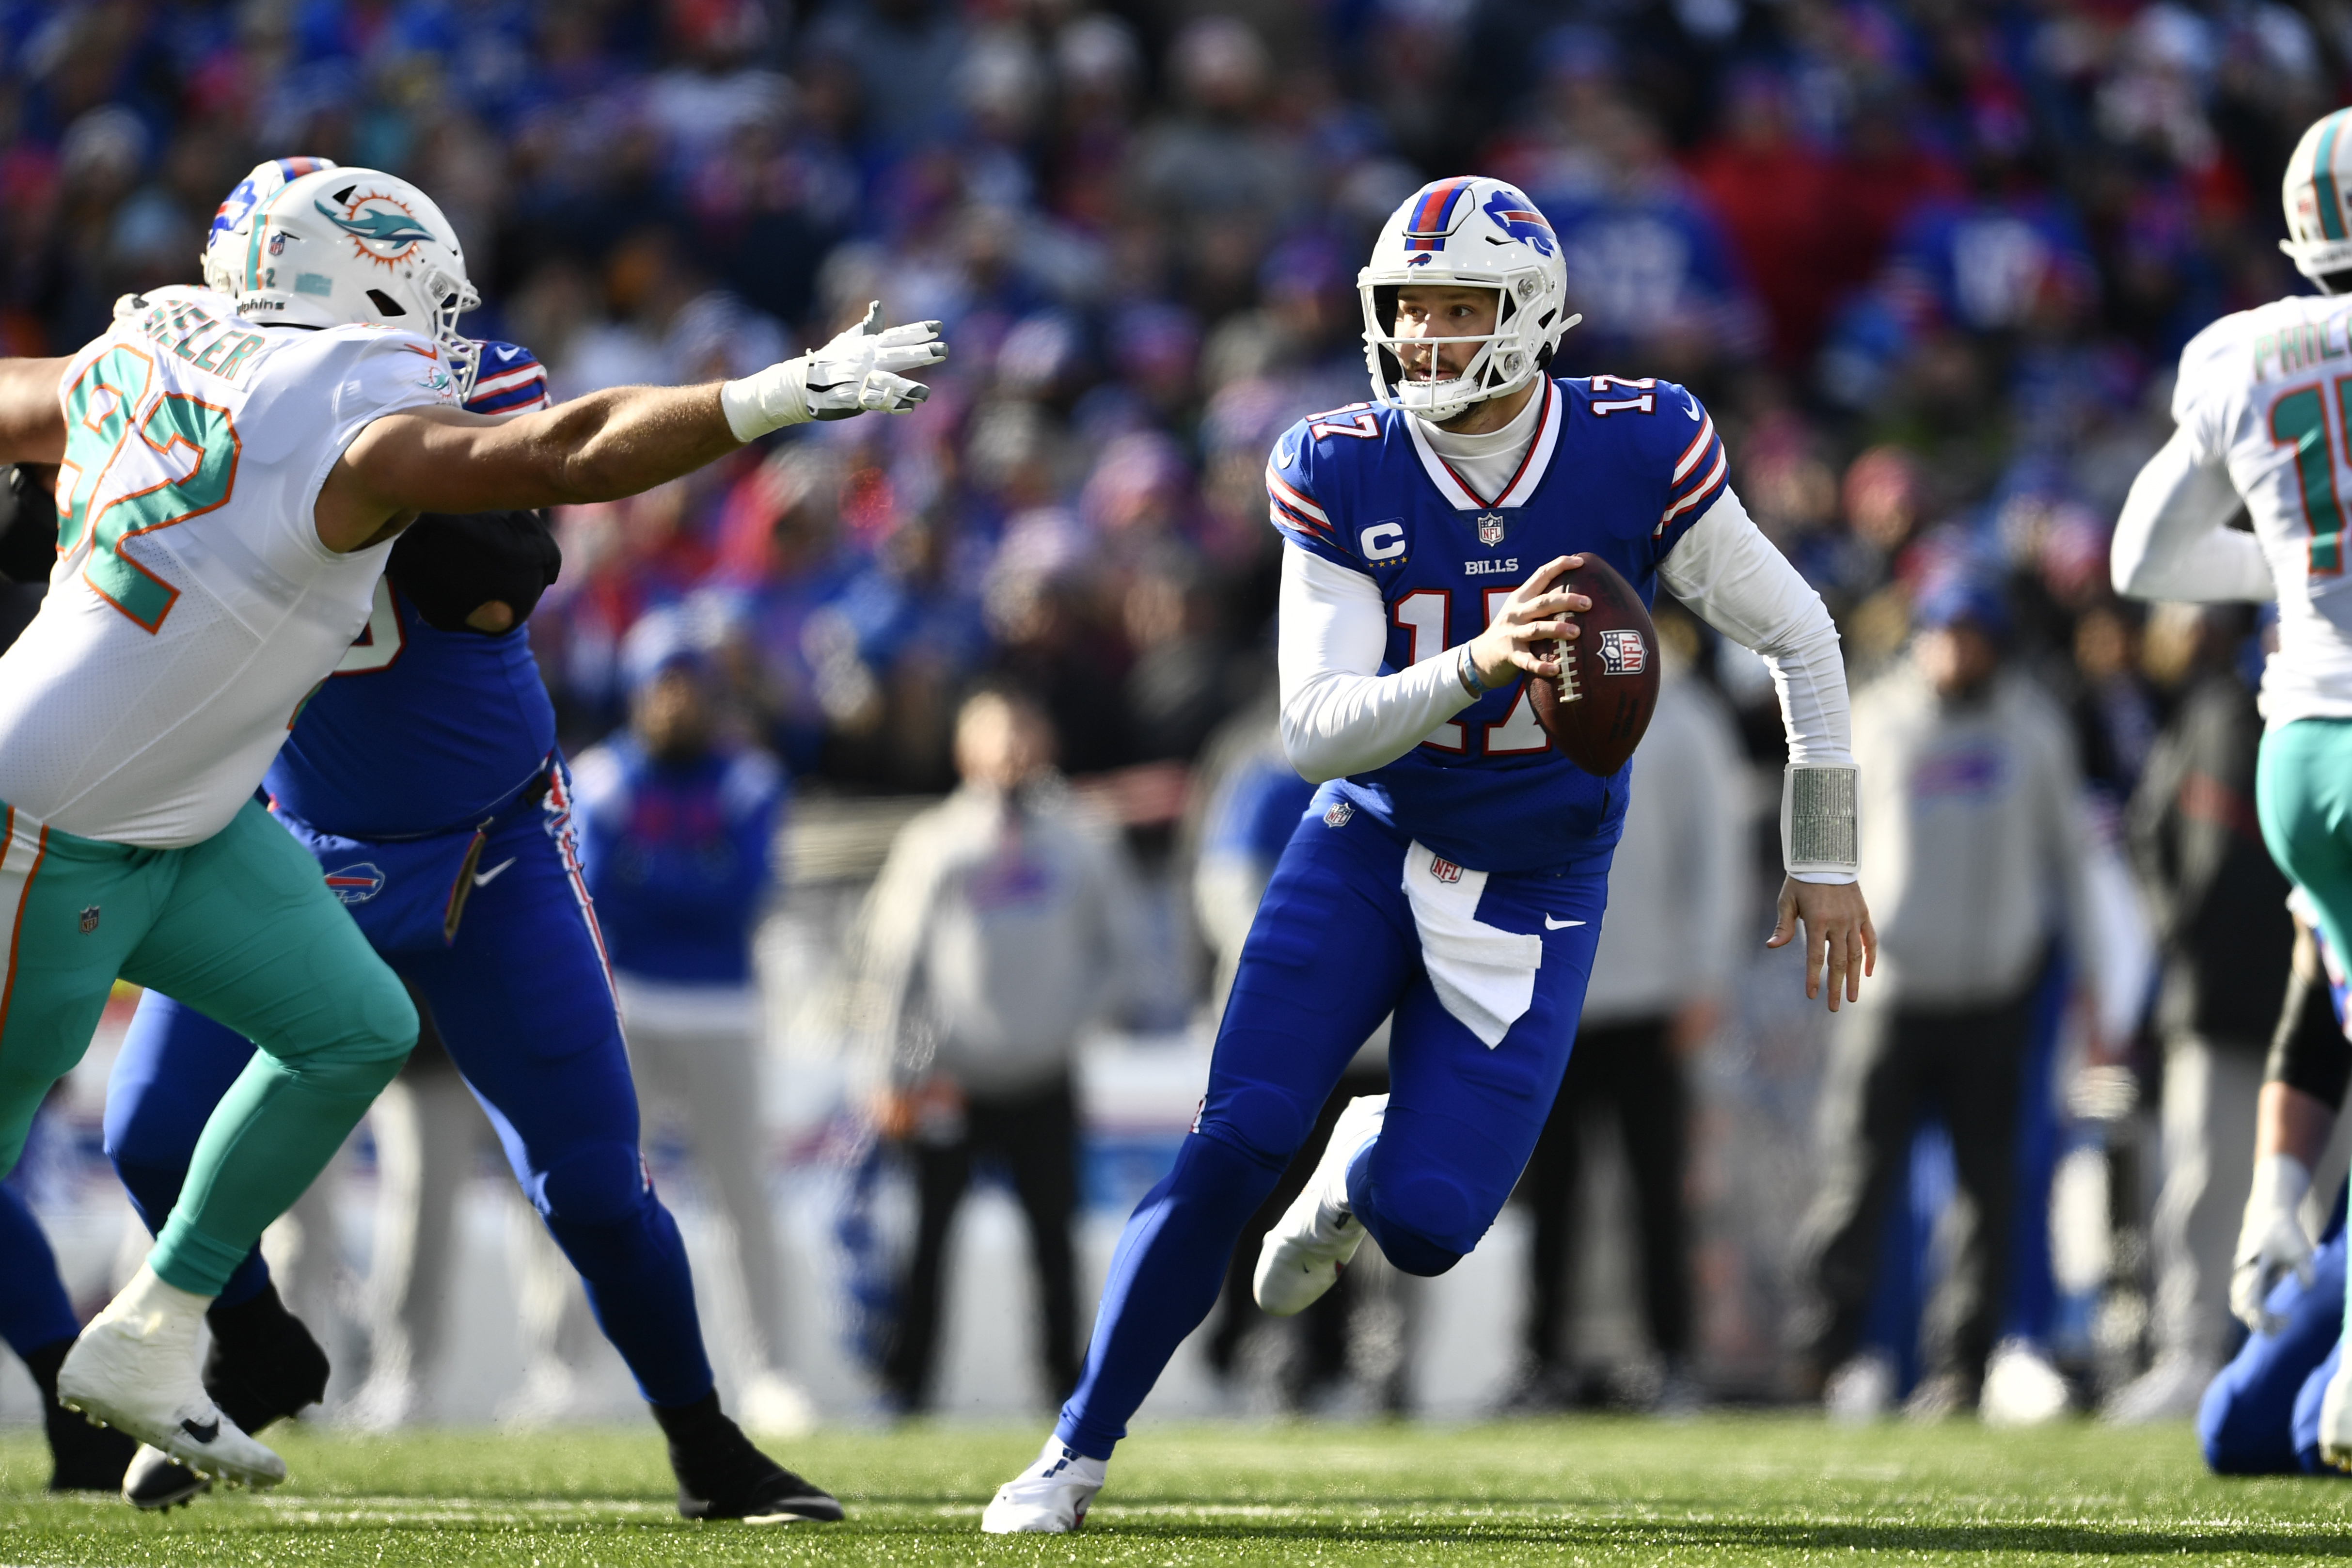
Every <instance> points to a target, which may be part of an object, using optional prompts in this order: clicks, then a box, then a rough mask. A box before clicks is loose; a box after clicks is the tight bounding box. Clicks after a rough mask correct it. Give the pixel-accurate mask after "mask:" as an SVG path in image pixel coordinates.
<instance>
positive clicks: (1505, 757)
mask: <svg viewBox="0 0 2352 1568" xmlns="http://www.w3.org/2000/svg"><path fill="white" fill-rule="evenodd" d="M1538 396H1540V397H1541V398H1542V399H1543V408H1542V412H1541V415H1540V416H1539V419H1538V425H1537V427H1536V437H1535V440H1534V443H1533V444H1532V445H1531V446H1530V447H1528V454H1527V458H1526V460H1525V461H1524V462H1523V463H1521V465H1520V467H1519V470H1518V472H1517V475H1515V476H1514V477H1513V478H1512V479H1511V480H1510V482H1509V483H1508V484H1507V485H1506V486H1505V487H1504V489H1503V492H1502V493H1501V494H1500V495H1498V496H1495V497H1493V498H1491V499H1490V498H1486V497H1482V496H1479V495H1477V494H1476V493H1475V492H1474V491H1473V490H1472V489H1470V487H1469V485H1468V483H1467V482H1466V481H1465V480H1464V479H1462V478H1461V476H1459V475H1458V474H1456V473H1455V472H1454V469H1453V468H1450V467H1448V466H1447V464H1446V463H1445V461H1444V458H1441V457H1439V456H1438V454H1437V453H1436V451H1435V450H1434V449H1433V447H1431V445H1430V443H1429V438H1428V436H1427V434H1426V432H1425V429H1424V427H1423V425H1422V422H1421V421H1420V420H1419V419H1418V418H1416V417H1414V416H1412V415H1410V414H1407V413H1405V412H1403V411H1402V410H1401V409H1397V408H1392V407H1385V406H1376V405H1370V404H1351V405H1349V406H1347V407H1345V408H1339V409H1334V410H1332V411H1331V412H1329V413H1328V414H1317V415H1312V416H1308V417H1307V418H1306V419H1302V420H1300V421H1299V422H1298V423H1297V425H1294V426H1291V427H1290V428H1289V429H1288V430H1286V431H1285V432H1284V433H1283V435H1282V437H1281V438H1280V439H1279V440H1277V441H1276V443H1275V447H1274V455H1273V457H1272V458H1271V459H1270V460H1269V462H1268V464H1267V466H1266V489H1267V495H1268V499H1269V501H1270V505H1271V512H1272V517H1273V521H1274V525H1275V527H1276V529H1277V530H1279V531H1280V532H1281V534H1282V536H1283V538H1284V539H1285V540H1286V541H1287V542H1289V543H1291V544H1294V545H1296V546H1297V547H1298V548H1299V549H1301V550H1304V551H1306V552H1308V553H1310V554H1312V555H1314V556H1316V557H1318V559H1320V560H1323V561H1327V562H1329V563H1332V564H1334V565H1337V566H1341V567H1345V568H1346V569H1348V570H1349V571H1351V572H1358V573H1361V574H1363V575H1365V576H1366V577H1369V578H1370V579H1371V581H1372V583H1373V584H1374V585H1375V586H1377V587H1378V589H1379V590H1380V595H1381V603H1382V605H1384V606H1385V608H1386V610H1387V612H1388V623H1389V637H1388V648H1387V654H1386V657H1385V658H1383V659H1382V661H1381V674H1383V675H1386V674H1391V673H1393V672H1395V671H1397V670H1401V669H1403V668H1406V667H1407V666H1410V665H1412V664H1416V663H1418V662H1420V661H1421V660H1423V659H1425V658H1431V657H1432V656H1433V655H1435V654H1437V653H1439V652H1440V651H1442V650H1444V649H1445V648H1447V647H1453V646H1454V644H1456V643H1462V642H1467V641H1469V640H1470V638H1471V637H1475V635H1476V634H1477V633H1478V632H1479V631H1480V630H1482V629H1484V627H1485V626H1486V623H1487V621H1488V620H1489V619H1491V618H1492V616H1494V613H1495V611H1496V608H1497V607H1499V606H1500V605H1501V604H1502V602H1503V600H1504V598H1505V597H1506V596H1507V595H1509V593H1510V592H1511V590H1512V589H1514V588H1516V587H1517V586H1518V585H1519V584H1522V583H1524V582H1526V581H1527V580H1528V578H1529V577H1530V576H1532V575H1533V574H1535V572H1536V571H1537V569H1538V568H1539V567H1541V566H1542V565H1543V564H1544V563H1546V562H1549V561H1550V560H1552V559H1553V558H1555V557H1557V556H1561V555H1572V554H1577V553H1580V552H1581V553H1586V554H1591V555H1597V556H1599V557H1601V559H1602V560H1604V561H1607V562H1608V563H1610V564H1611V565H1612V566H1614V567H1615V568H1616V569H1617V570H1618V571H1619V572H1621V573H1622V574H1624V576H1625V579H1626V581H1627V582H1629V583H1631V584H1633V587H1634V590H1635V591H1636V592H1638V593H1639V594H1640V595H1642V602H1643V604H1645V605H1646V604H1649V603H1650V602H1651V601H1652V600H1653V599H1654V597H1655V596H1656V594H1657V586H1658V563H1660V562H1661V561H1663V560H1664V559H1665V556H1666V553H1667V552H1669V551H1671V550H1672V549H1673V548H1674V547H1675V543H1676V542H1678V541H1679V540H1680V539H1681V538H1682V536H1683V534H1684V533H1685V532H1686V531H1688V530H1689V529H1690V526H1691V525H1692V524H1693V523H1694V522H1696V521H1697V520H1698V518H1699V516H1700V515H1701V514H1702V513H1703V512H1704V511H1705V510H1706V508H1707V506H1708V505H1709V504H1710V503H1711V502H1713V501H1714V500H1716V499H1717V498H1718V497H1719V496H1721V495H1722V494H1724V493H1725V490H1726V489H1727V485H1728V482H1729V479H1728V475H1729V464H1728V461H1727V458H1726V455H1725V452H1724V447H1723V441H1722V438H1721V437H1718V436H1717V434H1716V430H1715V422H1714V420H1713V419H1711V418H1710V417H1709V416H1708V415H1707V412H1706V409H1704V408H1702V407H1701V406H1700V405H1699V403H1698V400H1697V399H1696V397H1694V396H1692V395H1691V394H1690V393H1688V392H1687V391H1685V390H1684V389H1683V388H1682V387H1680V386H1677V385H1675V384H1674V383H1672V382H1668V381H1656V380H1650V379H1643V380H1640V381H1628V380H1624V379H1622V378H1619V377H1615V376H1606V375H1597V376H1591V377H1580V378H1577V379H1574V380H1559V381H1547V382H1543V383H1540V384H1538ZM1631 768H1632V764H1631V763H1627V764H1626V767H1625V768H1623V769H1620V770H1619V771H1618V773H1616V774H1615V776H1613V777H1611V778H1607V779H1599V778H1595V777H1593V776H1592V775H1591V774H1590V773H1585V772H1584V771H1583V770H1582V769H1580V768H1579V767H1577V766H1576V765H1575V764H1574V763H1570V761H1569V760H1568V759H1567V758H1565V757H1563V756H1561V755H1560V754H1559V752H1554V751H1552V750H1551V749H1550V746H1549V743H1548V742H1547V741H1546V739H1545V736H1544V731H1543V727H1542V726H1541V725H1540V724H1538V722H1537V721H1536V716H1535V708H1534V705H1533V703H1532V702H1530V701H1529V700H1528V693H1527V683H1526V682H1525V681H1524V680H1519V681H1514V682H1512V683H1511V684H1510V685H1509V686H1507V687H1504V688H1502V689H1498V690H1495V691H1490V692H1488V693H1487V694H1486V696H1484V697H1482V698H1480V699H1479V700H1477V701H1475V702H1474V703H1472V704H1471V705H1470V706H1469V707H1467V708H1465V709H1464V710H1462V712H1461V713H1460V714H1459V715H1458V716H1457V717H1456V718H1454V720H1453V721H1450V722H1448V723H1445V724H1442V725H1440V726H1439V727H1438V729H1437V730H1436V731H1435V732H1434V733H1433V734H1432V735H1430V737H1429V738H1428V739H1427V740H1425V741H1423V742H1422V743H1421V744H1419V745H1418V746H1415V747H1414V748H1413V749H1412V751H1411V752H1407V753H1406V754H1405V755H1403V756H1402V757H1400V758H1398V759H1397V760H1396V761H1395V762H1393V763H1389V764H1388V765H1387V766H1385V767H1381V768H1377V769H1374V770H1373V771H1372V772H1370V773H1362V774H1359V775H1357V776H1355V777H1352V778H1349V779H1348V780H1346V781H1345V782H1344V783H1342V784H1339V785H1338V786H1337V787H1338V788H1339V789H1340V791H1341V792H1342V793H1344V794H1345V795H1347V796H1348V797H1349V799H1350V800H1352V801H1354V802H1355V803H1356V805H1358V806H1359V807H1360V809H1363V810H1367V811H1370V812H1371V813H1372V814H1373V815H1374V816H1377V817H1379V818H1380V819H1381V820H1382V821H1384V822H1387V823H1389V824H1390V825H1391V826H1394V827H1396V828H1398V829H1400V830H1401V831H1403V832H1406V833H1409V834H1411V835H1412V837H1415V838H1417V839H1419V840H1420V841H1421V842H1422V843H1423V844H1425V845H1427V846H1429V847H1430V848H1431V849H1432V850H1433V851H1434V852H1435V853H1437V854H1439V855H1442V856H1444V858H1447V859H1449V860H1454V861H1456V862H1458V863H1460V864H1462V865H1464V866H1467V867H1470V868H1475V869H1477V870H1483V871H1530V870H1544V869H1552V868H1559V867H1563V866H1568V865H1572V864H1574V863H1576V862H1578V861H1580V860H1584V859H1587V858H1592V857H1595V856H1599V855H1601V854H1604V853H1606V852H1607V851H1608V850H1609V849H1611V848H1612V847H1613V846H1614V845H1615V844H1616V842H1617V836H1618V831H1619V827H1620V824H1621V823H1622V819H1623V817H1624V814H1625V798H1626V796H1625V792H1626V784H1627V780H1628V778H1629V776H1630V770H1631Z"/></svg>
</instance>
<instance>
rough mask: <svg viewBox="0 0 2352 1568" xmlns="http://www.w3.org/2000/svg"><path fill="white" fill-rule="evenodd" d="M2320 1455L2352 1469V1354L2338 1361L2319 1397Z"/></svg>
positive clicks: (2336, 1464) (2341, 1468)
mask: <svg viewBox="0 0 2352 1568" xmlns="http://www.w3.org/2000/svg"><path fill="white" fill-rule="evenodd" d="M2319 1457H2320V1458H2322V1459H2323V1460H2325V1461H2326V1462H2327V1463H2328V1464H2331V1465H2333V1466H2335V1467H2336V1468H2337V1469H2339V1470H2352V1356H2347V1357H2346V1358H2345V1359H2344V1360H2343V1361H2342V1362H2340V1363H2338V1364H2337V1365H2336V1375H2335V1376H2334V1377H2331V1378H2329V1379H2328V1380H2327V1393H2326V1394H2325V1395H2324V1396H2322V1397H2321V1399H2320V1401H2319Z"/></svg>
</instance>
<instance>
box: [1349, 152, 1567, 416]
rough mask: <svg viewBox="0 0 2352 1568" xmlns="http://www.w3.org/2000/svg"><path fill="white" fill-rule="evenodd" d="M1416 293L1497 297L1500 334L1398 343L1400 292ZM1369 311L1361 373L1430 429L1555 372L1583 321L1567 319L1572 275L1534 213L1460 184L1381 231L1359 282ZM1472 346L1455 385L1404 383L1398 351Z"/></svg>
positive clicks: (1496, 183)
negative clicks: (1427, 287)
mask: <svg viewBox="0 0 2352 1568" xmlns="http://www.w3.org/2000/svg"><path fill="white" fill-rule="evenodd" d="M1416 283H1450V284H1457V285H1460V286H1462V287H1464V288H1470V289H1494V290H1496V293H1497V294H1498V296H1499V298H1498V300H1497V301H1496V312H1495V330H1494V331H1491V332H1488V333H1486V334H1484V335H1483V336H1478V337H1450V338H1449V337H1436V338H1400V337H1399V336H1397V335H1396V309H1397V290H1398V289H1402V288H1405V287H1407V286H1409V285H1412V284H1416ZM1356 292H1357V293H1358V294H1359V295H1360V296H1361V297H1362V300H1363V304H1364V364H1365V367H1366V368H1367V369H1368V370H1370V372H1371V376H1372V395H1373V397H1374V398H1376V399H1377V400H1379V401H1380V402H1381V403H1385V404H1390V405H1394V406H1396V407H1400V408H1403V409H1406V410H1408V411H1410V412H1412V413H1413V414H1416V415H1419V416H1421V417H1422V418H1423V419H1426V420H1428V421H1429V422H1430V423H1432V424H1443V423H1444V421H1446V420H1448V419H1452V418H1454V416H1456V415H1459V414H1460V413H1462V412H1463V410H1465V409H1466V408H1468V407H1469V406H1470V405H1472V404H1474V403H1477V402H1480V401H1482V400H1484V399H1486V398H1489V397H1501V396H1505V395H1507V394H1510V393H1513V392H1517V390H1518V389H1519V388H1520V387H1522V386H1525V385H1526V384H1528V382H1530V381H1533V380H1534V379H1535V378H1536V377H1537V376H1538V375H1541V374H1543V371H1544V367H1545V366H1546V365H1548V364H1549V363H1551V357H1552V354H1553V353H1554V351H1556V350H1557V349H1558V348H1559V340H1560V337H1561V335H1562V334H1563V333H1565V332H1566V331H1568V329H1569V328H1570V327H1572V326H1574V325H1576V323H1577V322H1579V321H1582V320H1583V319H1584V318H1583V317H1582V316H1571V315H1570V314H1569V313H1568V268H1567V265H1566V264H1565V263H1564V262H1563V261H1562V260H1561V259H1560V254H1559V237H1557V236H1555V235H1554V234H1553V233H1552V231H1551V225H1550V224H1549V223H1547V222H1545V221H1544V216H1543V214H1542V213H1540V212H1538V211H1537V210H1536V205H1535V203H1533V202H1531V201H1529V200H1528V198H1527V197H1526V195H1523V194H1521V193H1520V192H1519V191H1518V190H1517V189H1516V188H1515V187H1513V186H1510V185H1507V184H1504V183H1503V182H1502V181H1500V180H1489V179H1483V178H1475V177H1473V178H1455V179H1450V180H1438V181H1435V182H1433V183H1432V184H1426V185H1423V187H1422V188H1421V189H1420V190H1418V191H1416V192H1414V193H1413V195H1412V196H1410V197H1409V198H1407V200H1406V201H1405V204H1404V205H1402V206H1401V207H1399V208H1397V210H1396V212H1395V213H1394V214H1393V215H1391V217H1390V218H1389V220H1388V222H1387V223H1386V224H1384V225H1382V226H1381V234H1380V238H1379V239H1378V240H1376V241H1374V242H1373V245H1372V259H1371V264H1370V266H1368V267H1366V268H1364V269H1363V270H1362V271H1361V272H1359V273H1358V274H1356ZM1433 343H1475V344H1476V345H1477V349H1476V352H1475V353H1473V354H1472V355H1471V357H1470V360H1469V363H1466V364H1465V365H1464V366H1463V367H1462V373H1461V374H1459V375H1454V376H1448V377H1445V378H1444V379H1442V380H1441V379H1416V380H1408V379H1407V378H1406V376H1405V374H1404V364H1403V361H1402V359H1400V358H1399V357H1398V351H1399V348H1400V345H1405V344H1410V345H1411V346H1412V347H1414V348H1423V347H1426V346H1428V345H1430V344H1433Z"/></svg>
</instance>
